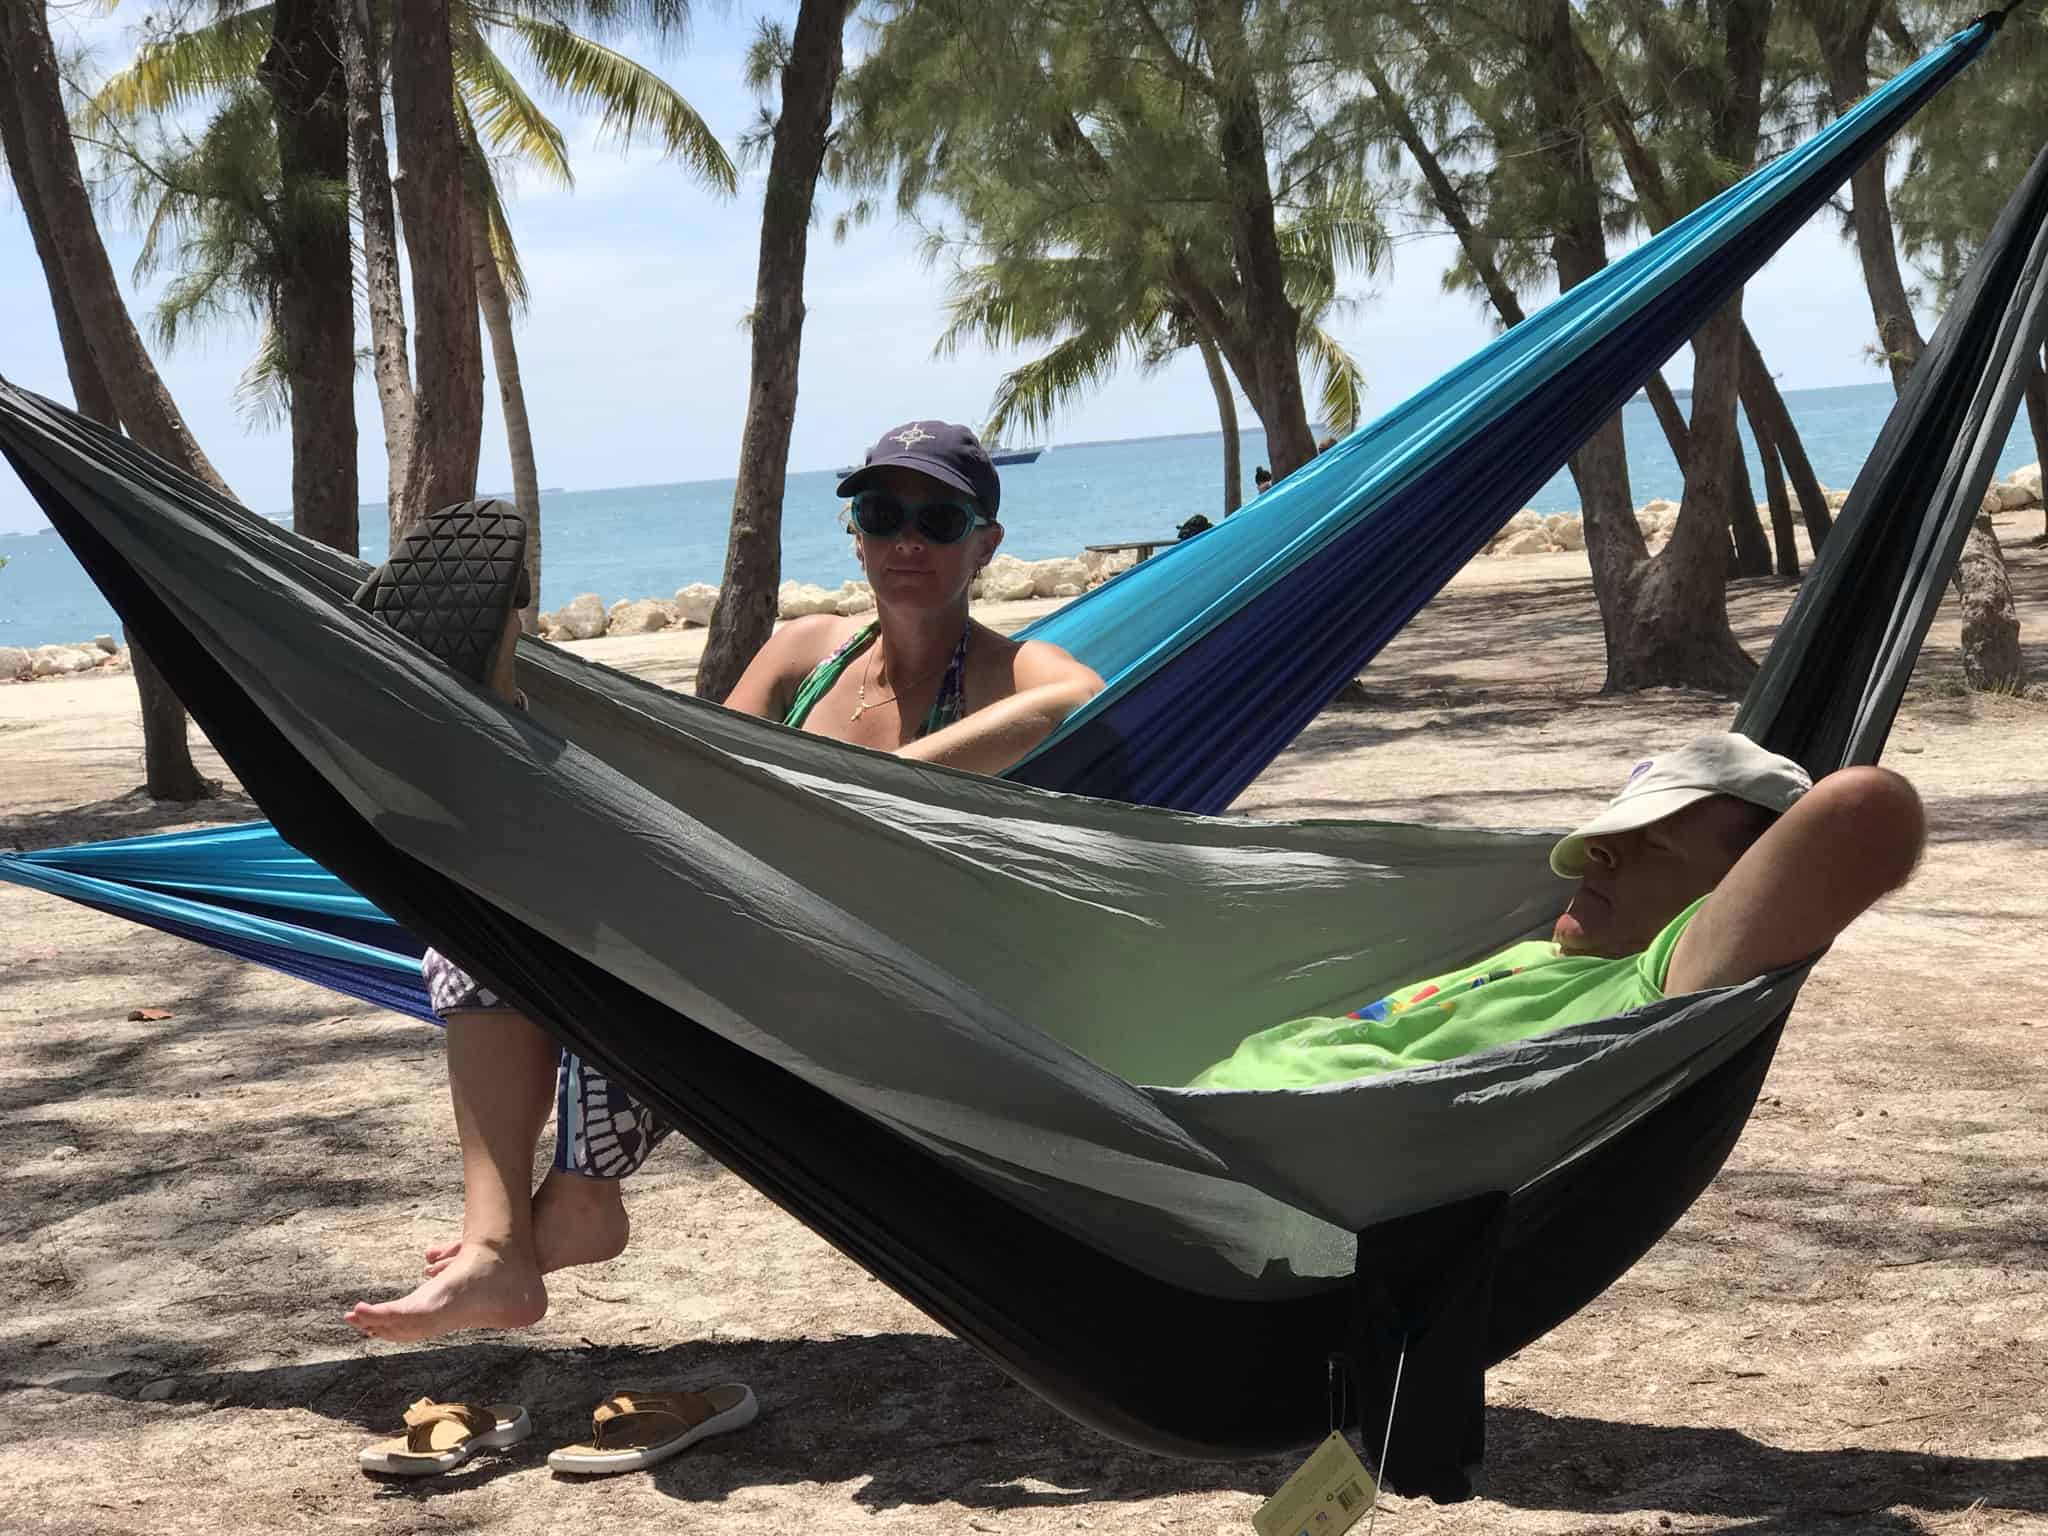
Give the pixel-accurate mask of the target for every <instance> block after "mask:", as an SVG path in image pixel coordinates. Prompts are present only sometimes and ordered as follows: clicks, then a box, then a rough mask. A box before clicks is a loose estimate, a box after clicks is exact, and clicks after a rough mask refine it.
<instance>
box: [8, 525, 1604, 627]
mask: <svg viewBox="0 0 2048 1536" xmlns="http://www.w3.org/2000/svg"><path fill="white" fill-rule="evenodd" d="M1566 536H1567V537H1568V535H1566ZM1136 563H1137V556H1136V555H1135V554H1134V553H1131V552H1129V551H1126V552H1125V553H1123V554H1117V555H1104V554H1098V553H1090V554H1085V555H1079V556H1072V555H1062V556H1057V557H1055V558H1053V559H1050V560H1019V559H1017V558H1016V557H1015V556H1014V555H997V556H996V557H995V558H994V559H993V560H991V561H989V563H988V565H987V567H986V568H985V569H984V570H983V571H982V572H981V574H980V575H979V576H977V577H976V578H975V581H974V589H973V595H974V598H975V600H976V601H977V602H991V603H1002V602H1022V601H1025V600H1027V599H1030V598H1039V597H1079V596H1080V595H1081V594H1082V593H1083V592H1085V591H1087V590H1088V589H1089V588H1090V587H1095V586H1100V585H1101V584H1102V583H1103V582H1105V581H1107V580H1109V578H1110V577H1112V576H1114V575H1117V574H1118V573H1119V572H1121V571H1127V570H1129V569H1130V568H1131V567H1132V566H1133V565H1135V564H1136ZM717 603H718V588H716V587H714V586H711V585H709V584H708V583H706V582H701V581H699V582H692V583H691V584H690V585H689V586H687V587H681V588H678V589H677V591H676V595H675V597H674V599H673V600H670V599H668V598H660V597H644V598H637V599H635V598H621V599H620V600H619V601H617V602H615V603H613V604H612V605H611V606H610V607H609V608H607V607H605V604H604V600H603V599H602V598H600V597H599V596H598V595H597V594H596V593H595V592H584V593H581V594H580V595H578V596H576V597H574V598H571V599H570V600H569V601H568V602H566V603H564V604H563V605H562V606H561V607H560V608H558V609H556V610H554V611H553V612H552V613H544V614H542V615H541V616H540V633H541V638H542V639H544V640H594V639H596V638H597V637H598V636H599V635H646V634H653V633H655V632H656V631H659V630H663V629H669V628H681V627H683V626H687V625H697V626H700V627H701V626H703V625H706V624H709V623H710V622H711V610H712V609H713V607H715V606H716V605H717ZM874 607H875V593H874V588H872V587H870V586H869V585H868V584H867V583H866V582H864V581H845V582H841V583H840V584H839V586H838V587H837V588H836V589H833V588H829V587H820V586H814V585H812V584H811V583H810V582H805V581H785V582H784V583H783V584H782V586H781V587H780V588H779V589H778V590H777V592H776V594H775V610H776V617H777V618H781V619H800V618H804V617H806V616H807V615H810V614H814V613H834V614H839V615H841V616H842V617H851V616H854V615H858V614H863V613H872V612H873V611H874ZM0 654H4V653H0Z"/></svg>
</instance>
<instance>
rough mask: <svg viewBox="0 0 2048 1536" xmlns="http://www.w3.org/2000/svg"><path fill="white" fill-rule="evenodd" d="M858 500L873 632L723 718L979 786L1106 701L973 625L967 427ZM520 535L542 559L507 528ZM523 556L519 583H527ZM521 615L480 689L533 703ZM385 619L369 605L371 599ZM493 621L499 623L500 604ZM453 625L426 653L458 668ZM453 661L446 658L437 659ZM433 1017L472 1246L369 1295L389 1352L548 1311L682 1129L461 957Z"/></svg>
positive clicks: (990, 470) (864, 475)
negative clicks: (400, 1343) (981, 776)
mask: <svg viewBox="0 0 2048 1536" xmlns="http://www.w3.org/2000/svg"><path fill="white" fill-rule="evenodd" d="M839 494H840V495H841V496H845V497H850V498H851V499H852V505H851V509H850V515H851V520H852V525H853V530H854V533H855V536H856V537H855V552H856V555H857V557H858V558H859V560H860V563H861V567H862V569H863V571H864V572H865V573H866V575H867V578H868V582H869V584H870V585H871V587H872V588H873V590H874V594H875V614H874V616H873V617H872V618H866V617H862V618H841V617H838V616H835V615H830V614H824V615H815V616H812V617H809V618H802V619H795V620H792V621H791V622H790V623H788V624H785V625H783V626H782V627H781V628H779V629H778V630H777V631H776V632H775V634H774V636H773V637H772V638H771V639H770V640H769V641H768V643H767V644H766V645H765V646H763V647H762V648H761V651H760V653H759V654H758V655H756V656H755V658H754V659H753V661H752V662H751V663H750V664H749V665H748V667H747V670H746V672H745V674H744V675H743V676H742V677H741V678H740V680H739V682H738V683H737V684H735V685H734V687H733V691H732V693H731V694H730V695H729V696H728V697H727V699H726V701H725V702H726V704H727V705H728V706H729V707H731V708H733V709H739V710H744V711H746V712H747V713H749V714H754V715H760V716H763V717H765V718H768V719H771V720H780V721H781V722H782V723H783V724H785V725H790V726H795V727H797V728H799V729H801V730H806V731H812V732H815V733H817V734H819V735H823V736H830V737H832V738H834V739H836V740H839V741H847V742H853V743H856V744H858V745H860V746H865V747H873V748H876V749H878V750H880V751H885V752H895V753H897V754H899V755H901V756H904V757H911V758H917V759H919V760H921V761H924V762H930V763H943V764H945V765H947V766H949V767H953V768H960V769H965V770H967V771H969V772H973V773H996V772H999V771H1001V770H1002V769H1004V768H1007V767H1008V766H1009V765H1010V764H1012V763H1014V762H1015V761H1017V759H1018V758H1020V757H1022V756H1024V754H1025V753H1027V752H1029V751H1030V750H1031V748H1032V747H1034V746H1036V745H1037V744H1038V743H1039V742H1040V741H1042V740H1044V738H1045V737H1046V736H1047V735H1049V734H1050V733H1051V732H1052V731H1053V730H1054V728H1056V727H1057V726H1058V725H1059V723H1060V722H1061V721H1062V720H1064V719H1066V717H1067V716H1068V715H1069V714H1071V713H1072V712H1073V711H1074V710H1075V709H1077V708H1079V707H1080V706H1081V705H1082V704H1084V703H1086V702H1087V701H1088V700H1089V699H1090V698H1092V697H1093V696H1094V695H1095V694H1096V693H1097V692H1098V691H1100V689H1101V687H1102V680H1101V679H1100V678H1099V677H1097V676H1096V675H1095V673H1094V672H1093V671H1092V670H1091V669H1090V668H1088V667H1086V666H1084V665H1082V664H1081V663H1080V662H1078V661H1076V660H1075V659H1074V658H1073V657H1072V656H1069V655H1068V654H1067V653H1066V652H1065V651H1063V650H1061V649H1060V648H1059V647H1058V646H1056V645H1049V644H1047V643H1046V642H1044V641H1042V640H1032V641H1025V642H1022V643H1020V642H1018V641H1015V640H1012V639H1011V638H1010V637H1009V636H1007V635H1004V634H1000V633H998V632H997V631H995V630H992V629H989V628H988V627H986V626H985V625H982V624H977V623H975V622H974V621H973V620H972V619H971V618H970V617H969V616H968V596H969V591H970V589H971V587H972V586H973V583H974V578H975V576H976V575H977V574H979V572H980V571H981V569H982V567H983V566H985V565H987V564H988V562H989V561H990V559H992V558H993V557H994V555H995V552H996V548H997V546H998V545H1000V544H1001V543H1002V540H1003V529H1002V525H1001V524H1000V523H999V522H997V520H996V517H997V513H998V510H999V508H1000V505H1001V497H1002V485H1001V481H1000V479H999V478H998V476H997V474H996V470H995V466H994V465H993V464H992V463H991V462H990V460H989V456H988V454H987V452H986V451H985V450H984V449H983V447H982V445H981V444H980V442H979V441H977V440H976V438H975V435H974V433H973V432H971V431H969V430H968V429H967V428H966V427H961V426H954V425H952V424H950V423H947V422H942V421H913V422H906V423H905V424H904V425H902V426H900V427H896V428H893V429H891V430H890V431H889V432H886V433H884V434H883V436H882V438H881V440H880V441H879V442H877V443H876V444H875V446H874V447H873V448H872V449H870V450H869V452H868V455H867V458H866V461H865V462H864V463H863V465H862V467H861V468H860V469H858V470H856V471H855V472H854V473H852V474H851V475H848V476H847V477H846V478H845V479H844V480H842V481H841V482H840V483H839ZM464 511H465V509H459V508H457V509H451V510H450V513H449V514H444V516H446V517H447V518H448V519H449V526H448V528H447V529H446V530H445V532H443V533H441V534H440V535H436V534H435V532H434V530H433V529H432V528H431V527H430V528H429V529H428V530H427V531H426V532H425V533H422V534H420V535H415V536H414V539H413V542H416V543H417V545H418V547H417V548H415V549H410V550H408V551H402V552H401V555H400V556H394V561H393V564H392V565H388V566H387V567H385V568H384V570H383V571H381V572H380V573H379V575H378V576H377V577H376V578H373V582H372V586H371V587H368V588H366V589H365V591H366V594H368V593H371V592H372V591H373V589H374V588H375V587H376V586H377V585H378V584H379V583H386V584H389V585H391V586H392V587H394V588H396V587H399V586H401V584H402V582H403V580H404V578H405V570H398V569H394V567H395V566H397V564H398V562H399V561H400V560H401V559H403V560H405V561H408V562H409V565H408V566H407V567H406V569H408V570H410V569H416V570H419V571H422V572H427V573H430V574H429V575H428V576H427V577H426V578H425V579H428V580H436V581H438V580H439V576H438V567H437V564H436V562H437V561H439V560H444V559H445V563H446V564H448V565H457V564H460V563H461V560H460V559H459V558H451V557H446V556H443V555H442V554H441V553H440V552H438V551H437V547H436V544H435V540H436V538H437V537H438V538H439V539H440V540H441V542H442V543H445V544H448V545H449V546H450V547H451V548H455V547H457V546H465V547H463V548H462V550H461V554H462V555H463V556H466V555H467V553H468V551H467V548H466V546H468V545H473V544H474V542H475V540H476V537H477V533H476V528H475V517H474V515H473V514H471V515H469V516H467V517H465V516H464ZM502 526H503V528H504V530H505V532H504V533H503V535H502V537H503V538H504V539H505V540H506V541H507V543H508V547H509V546H510V545H511V544H519V545H523V541H524V525H523V524H519V523H518V520H517V519H516V518H510V517H507V518H505V519H504V520H503V524H502ZM517 568H518V566H517V563H513V564H510V565H508V567H507V569H508V571H509V570H516V569H517ZM450 596H454V597H457V598H466V597H469V596H470V594H466V593H454V594H450V593H447V592H444V591H441V590H439V589H436V590H435V591H434V592H433V593H432V599H433V600H432V601H428V602H425V603H421V602H418V601H417V600H414V599H411V598H410V597H409V596H408V595H407V594H405V593H403V592H399V593H397V594H395V596H394V600H393V601H392V602H391V603H390V604H389V605H388V607H389V608H390V610H391V612H392V614H393V617H394V622H396V623H397V625H398V627H399V628H400V629H401V630H402V631H406V632H408V633H410V631H409V630H407V624H406V616H405V611H406V610H409V611H411V612H420V613H426V614H428V615H430V616H433V617H436V618H438V616H439V615H440V614H441V613H443V612H444V611H445V610H446V608H447V606H448V604H447V599H448V598H449V597H450ZM522 602H523V598H522V597H521V595H520V593H519V591H517V590H515V588H514V587H513V586H512V585H511V584H510V583H509V581H508V582H507V583H506V584H505V586H504V590H502V591H491V592H486V593H479V594H475V603H476V605H477V606H478V607H479V610H480V612H479V617H480V618H482V619H484V621H485V622H487V623H488V625H489V626H491V627H490V628H489V629H488V630H487V634H488V635H489V637H490V638H491V639H492V640H493V641H494V642H495V643H494V644H493V645H491V646H488V647H485V648H484V655H483V656H482V660H481V665H480V667H479V672H480V675H479V676H478V679H477V680H478V681H487V682H488V683H489V685H490V686H491V687H492V688H493V689H494V690H495V691H496V692H497V693H498V694H499V695H500V696H501V697H503V698H506V699H508V700H512V699H515V698H516V696H517V693H518V690H517V688H516V687H515V685H514V682H513V659H512V653H513V642H514V641H516V640H517V638H518V634H519V629H518V613H517V608H518V606H519V605H520V604H521V603H522ZM368 606H371V607H372V608H373V610H375V611H379V612H380V613H381V612H383V611H385V606H386V605H380V604H379V603H378V602H377V601H376V600H375V598H374V596H372V597H371V598H370V601H369V603H368ZM483 609H487V610H488V612H487V614H486V613H483V612H482V611H481V610H483ZM447 628H448V626H445V625H441V626H438V627H436V628H434V629H431V630H430V629H427V628H425V627H424V626H423V627H422V630H421V632H420V633H418V634H415V635H414V638H415V639H418V640H420V641H421V643H422V644H425V645H426V646H427V648H428V649H429V650H434V651H435V653H436V654H437V655H442V659H443V660H446V661H449V662H450V663H451V664H452V665H457V666H460V665H461V661H462V658H461V657H458V656H455V655H444V654H443V650H445V649H447V648H448V647H447V646H446V645H445V644H444V643H443V642H442V635H443V633H444V632H445V631H446V629H447ZM437 647H438V648H437ZM423 970H424V972H425V976H426V980H427V989H428V992H429V995H430V996H431V997H432V999H433V1003H434V1010H435V1012H436V1013H438V1014H439V1015H440V1016H441V1018H442V1020H443V1021H444V1022H445V1023H446V1024H447V1026H448V1086H449V1093H450V1097H451V1098H452V1099H453V1101H454V1107H455V1122H456V1133H457V1138H458V1140H459V1142H460V1144H461V1152H462V1179H463V1223H462V1235H461V1237H460V1238H459V1239H457V1240H456V1241H454V1242H450V1243H444V1244H440V1245H437V1246H435V1247H432V1248H429V1249H428V1250H427V1255H426V1257H427V1267H426V1278H425V1280H424V1281H423V1282H422V1283H421V1284H420V1285H419V1286H418V1287H416V1288H415V1289H414V1290H413V1291H412V1292H411V1293H410V1294H408V1295H406V1296H403V1297H400V1298H398V1299H396V1300H394V1301H388V1302H378V1303H365V1302H357V1303H356V1304H355V1305H354V1306H353V1307H351V1308H350V1309H349V1311H348V1313H347V1315H346V1320H347V1321H348V1322H349V1323H350V1324H351V1325H352V1326H353V1327H356V1328H358V1329H360V1330H362V1331H363V1332H364V1333H367V1334H371V1335H373V1336H375V1337H378V1338H384V1339H393V1340H414V1339H425V1338H432V1337H435V1336H436V1335H439V1334H443V1333H448V1332H451V1331H453V1330H455V1329H458V1328H517V1327H525V1326H528V1325H530V1324H532V1323H535V1322H538V1321H539V1320H540V1318H541V1316H542V1314H543V1313H544V1312H545V1311H546V1310H547V1290H546V1287H545V1285H544V1284H543V1282H542V1280H541V1276H542V1274H543V1273H546V1272H550V1271H553V1270H556V1269H563V1268H567V1267H569V1266H571V1265H576V1264H596V1263H601V1262H603V1261H604V1260H606V1259H610V1258H614V1257H616V1256H617V1255H618V1254H619V1253H620V1252H622V1251H623V1250H624V1248H625V1246H626V1241H627V1237H628V1234H629V1225H628V1222H627V1218H626V1208H625V1203H624V1200H623V1199H622V1197H621V1194H620V1188H619V1180H620V1179H621V1178H623V1177H624V1176H626V1175H627V1174H630V1173H632V1172H633V1171H635V1170H636V1169H637V1168H638V1167H639V1166H640V1165H641V1163H642V1162H643V1161H644V1160H645V1159H646V1157H647V1154H648V1153H649V1152H650V1151H651V1150H652V1149H653V1147H654V1144H655V1143H656V1142H657V1141H658V1140H660V1138H661V1137H662V1136H663V1135H664V1134H665V1133H666V1127H664V1126H662V1125H661V1124H660V1123H659V1122H658V1121H657V1120H656V1119H655V1118H654V1116H653V1115H652V1113H651V1112H650V1111H649V1110H648V1109H647V1108H646V1107H645V1106H643V1105H641V1104H639V1103H638V1102H637V1101H635V1100H633V1099H632V1098H630V1097H629V1096H628V1095H627V1094H626V1093H625V1092H624V1090H623V1088H621V1087H620V1086H619V1085H617V1084H614V1083H611V1082H609V1081H608V1080H607V1079H606V1078H605V1077H604V1076H603V1074H602V1073H600V1072H598V1071H597V1070H596V1069H594V1068H592V1067H591V1066H589V1065H588V1064H587V1063H585V1062H583V1061H582V1060H580V1059H579V1058H577V1057H575V1056H573V1055H570V1054H568V1053H564V1052H560V1051H559V1050H558V1048H557V1046H556V1044H555V1042H554V1040H553V1038H552V1037H550V1036H549V1035H547V1034H545V1033H543V1032H542V1031H541V1029H540V1028H539V1027H538V1026H537V1025H535V1024H533V1023H532V1022H531V1021H529V1020H528V1019H526V1018H524V1017H523V1016H521V1015H520V1014H518V1013H516V1012H514V1011H513V1010H512V1009H510V1008H508V1007H506V1006H505V1005H504V1004H503V1003H502V1002H501V1001H500V1000H499V999H498V998H497V997H496V996H495V995H494V994H493V993H491V992H490V991H489V990H488V989H486V988H485V987H483V986H482V985H481V984H480V983H479V982H477V981H476V980H475V978H473V977H471V976H470V975H468V974H467V973H466V972H465V971H463V970H462V969H461V968H460V967H459V966H458V965H457V964H456V963H455V962H453V961H452V960H450V959H449V958H448V957H447V956H445V955H442V954H440V953H438V952H437V951H434V950H429V951H428V952H427V955H426V959H425V962H424V965H423ZM550 1105H552V1106H553V1107H554V1111H555V1119H556V1144H555V1163H554V1168H553V1169H552V1170H551V1171H550V1173H549V1175H548V1177H547V1178H546V1179H545V1180H544V1181H543V1183H542V1184H541V1187H540V1188H539V1190H538V1191H532V1192H530V1191H529V1188H528V1181H529V1170H530V1169H531V1167H532V1160H533V1147H534V1142H535V1139H536V1138H537V1137H538V1135H539V1134H540V1130H541V1127H542V1126H543V1125H544V1124H545V1123H546V1120H547V1115H548V1110H549V1107H550Z"/></svg>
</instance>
